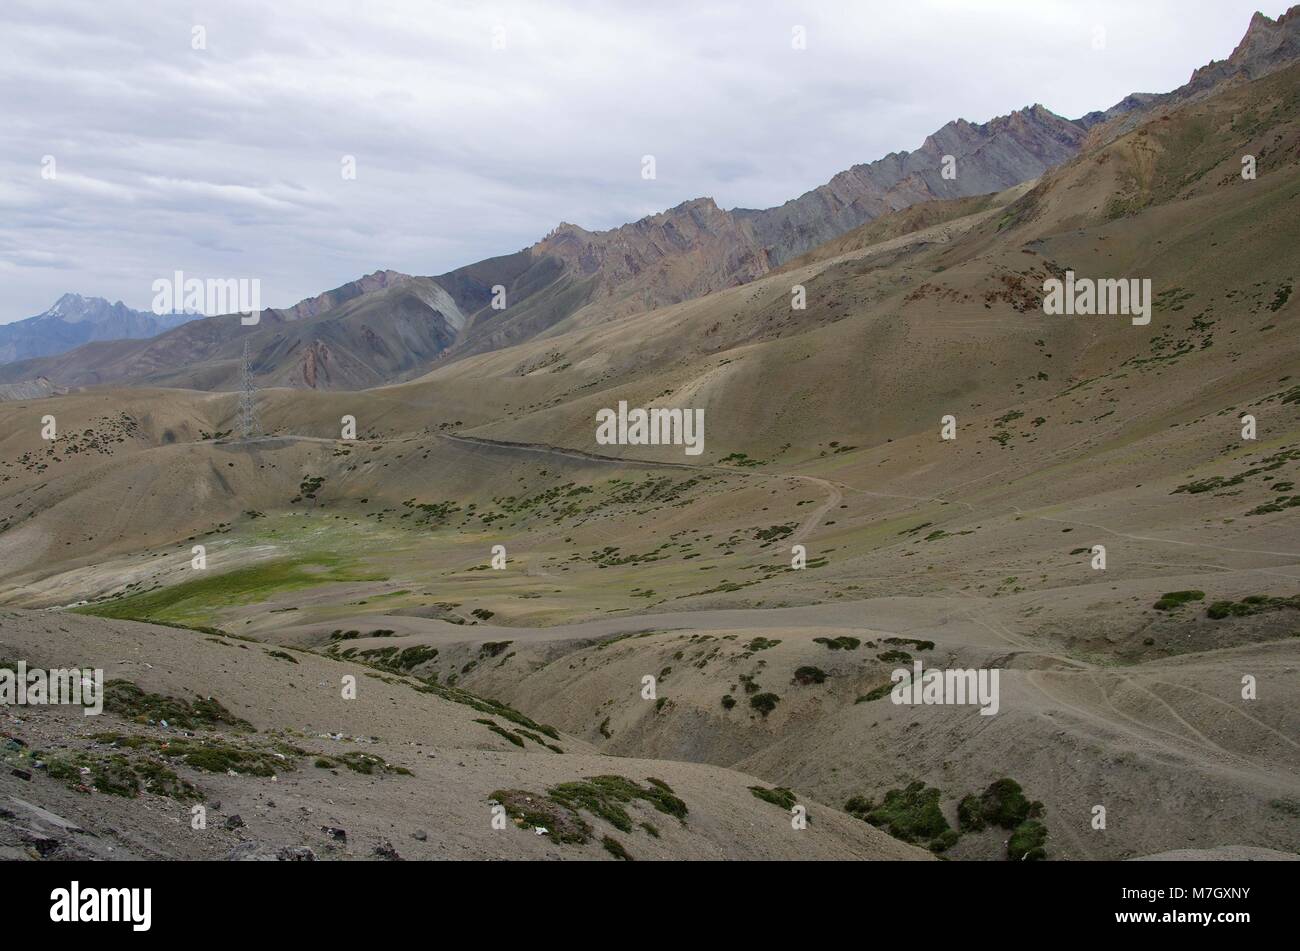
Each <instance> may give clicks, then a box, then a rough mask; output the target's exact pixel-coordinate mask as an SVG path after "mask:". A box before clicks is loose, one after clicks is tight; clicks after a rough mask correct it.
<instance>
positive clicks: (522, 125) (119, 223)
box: [0, 0, 1286, 322]
mask: <svg viewBox="0 0 1300 951" xmlns="http://www.w3.org/2000/svg"><path fill="white" fill-rule="evenodd" d="M1257 4H1258V0H1193V2H1188V0H1181V2H1180V0H1149V2H1147V3H1143V4H1133V3H1131V2H1130V0H1098V2H1090V3H1082V2H1080V3H1066V2H1061V0H1023V2H1012V0H985V2H981V3H974V2H958V0H913V2H910V3H908V4H897V3H894V2H842V3H827V2H820V0H819V2H811V0H810V2H805V3H778V2H744V3H740V2H710V0H694V2H687V0H660V2H656V3H653V4H638V3H631V2H620V3H613V2H610V3H597V2H581V0H569V2H554V3H540V2H530V3H518V4H510V3H502V4H495V3H487V2H485V3H470V2H462V3H430V2H425V0H409V2H396V0H394V2H382V3H381V2H367V3H364V4H363V3H343V2H337V0H279V2H277V3H276V4H265V3H263V2H260V0H232V2H223V3H220V4H216V3H208V4H204V3H199V4H196V5H194V6H193V7H190V6H179V5H176V4H174V3H166V2H162V0H99V2H97V3H94V4H85V3H77V2H71V0H69V2H63V0H39V2H31V0H18V2H16V3H15V2H13V0H9V2H7V3H6V4H5V5H4V6H3V7H2V8H0V98H3V101H4V102H5V103H6V110H5V122H4V123H3V124H0V322H3V321H7V320H12V319H17V318H20V317H25V316H29V315H30V314H33V313H37V312H39V311H41V310H43V309H44V308H45V307H47V306H48V305H49V304H50V303H51V302H52V301H53V300H54V299H55V298H56V297H58V296H59V294H61V293H63V292H65V291H77V292H80V293H84V294H95V295H101V296H106V297H109V298H112V299H118V298H120V299H122V300H123V301H125V302H126V303H127V304H128V305H130V306H133V307H137V308H141V309H145V308H147V307H148V304H149V300H150V298H151V293H150V285H151V284H152V281H153V280H154V279H155V278H157V277H160V276H167V275H170V274H171V273H172V272H173V271H174V270H177V269H180V270H184V271H185V272H187V273H188V274H192V275H195V276H212V277H257V278H260V279H261V281H262V286H263V300H264V301H265V302H266V303H267V304H268V305H271V306H277V305H287V304H290V303H293V302H294V301H296V300H298V299H300V298H302V297H305V296H308V295H310V294H313V293H316V292H318V291H321V290H324V289H326V288H329V287H333V286H336V285H338V284H340V283H343V282H344V281H347V280H350V279H352V278H354V277H356V276H358V275H360V274H362V273H364V272H367V271H370V270H374V269H375V268H380V267H391V268H395V269H397V270H402V271H407V272H410V273H417V274H434V273H439V272H442V271H445V270H448V269H451V268H453V267H456V266H459V265H461V264H466V263H469V262H471V261H474V260H477V259H479V258H482V257H487V256H489V255H493V254H503V253H508V252H510V251H514V250H517V249H519V248H521V247H525V246H527V245H529V244H531V243H532V242H533V241H535V240H537V239H538V238H540V237H541V236H542V235H544V234H545V233H546V232H547V231H549V230H550V228H552V227H553V226H554V225H555V224H557V223H558V222H559V221H561V220H565V221H571V222H574V223H576V224H580V225H582V226H584V227H588V228H593V229H596V228H607V227H612V226H615V225H618V224H621V223H623V222H625V221H629V220H634V219H636V218H638V217H640V216H642V215H645V214H649V213H652V212H655V211H659V210H662V209H663V208H666V207H669V206H672V205H675V204H678V203H679V202H681V201H684V200H687V199H690V198H695V197H698V196H701V195H709V196H712V197H713V198H714V199H715V200H716V201H717V202H718V203H719V204H720V205H722V206H723V207H736V206H742V207H765V206H768V205H773V204H779V203H781V202H783V201H785V200H786V199H788V198H792V197H795V196H796V195H798V194H800V193H802V192H804V191H806V190H808V189H809V188H813V187H815V186H816V185H819V184H821V183H822V182H824V181H826V180H827V179H829V178H830V177H831V176H832V175H833V174H834V173H835V172H837V171H839V170H841V169H843V168H846V167H848V166H849V165H852V164H855V163H858V162H864V161H870V160H872V159H875V158H878V157H880V156H881V155H883V154H885V153H888V152H891V151H898V150H903V149H914V148H916V147H917V146H918V145H920V144H921V142H922V141H923V139H924V138H925V136H926V135H927V134H929V133H930V132H933V131H934V130H935V129H937V128H938V127H939V126H941V125H942V124H943V123H944V122H946V121H948V120H949V119H953V118H957V117H964V118H967V119H970V120H971V121H979V122H982V121H986V120H987V119H989V118H991V117H993V116H994V115H998V114H1001V113H1005V112H1008V111H1010V110H1012V109H1016V108H1020V107H1022V106H1025V105H1028V104H1029V103H1031V102H1035V101H1037V102H1042V103H1043V104H1044V105H1046V106H1047V107H1048V108H1051V109H1053V110H1054V111H1056V112H1059V113H1062V114H1064V115H1069V116H1078V115H1081V114H1083V113H1085V112H1087V111H1089V110H1092V109H1098V108H1105V107H1107V106H1109V105H1111V104H1113V103H1114V102H1116V101H1117V100H1119V99H1120V98H1122V97H1123V96H1124V95H1126V94H1127V93H1129V92H1132V91H1135V90H1142V91H1163V90H1166V89H1170V88H1173V87H1174V86H1177V85H1179V84H1180V83H1182V82H1184V81H1186V79H1187V77H1188V76H1189V75H1190V73H1191V70H1192V69H1193V68H1194V67H1196V66H1199V65H1201V64H1202V63H1204V62H1207V61H1209V60H1210V59H1212V58H1218V59H1222V58H1224V57H1225V56H1227V54H1228V53H1229V52H1230V51H1231V48H1232V46H1233V44H1234V43H1235V42H1236V41H1237V40H1238V39H1239V38H1240V36H1241V34H1242V33H1243V32H1244V31H1245V28H1246V25H1247V23H1248V22H1249V19H1250V15H1251V13H1252V12H1253V11H1254V9H1255V8H1256V6H1257ZM1285 6H1286V4H1285V3H1273V4H1272V7H1273V8H1272V9H1268V8H1267V6H1266V12H1268V13H1270V15H1277V14H1278V13H1280V12H1282V10H1283V9H1285ZM196 25H198V26H202V27H203V28H204V29H205V30H206V40H207V48H206V49H205V50H194V49H192V48H191V35H192V34H191V31H192V29H193V27H194V26H196ZM796 25H802V26H804V27H805V28H806V32H807V37H808V48H807V49H806V50H804V51H794V50H792V49H791V44H790V37H791V31H792V28H793V27H794V26H796ZM1097 27H1103V28H1104V29H1105V37H1106V43H1105V47H1104V48H1103V49H1101V50H1097V49H1094V47H1093V36H1094V29H1095V28H1097ZM496 30H499V31H500V32H499V33H494V31H496ZM494 35H500V36H503V37H504V41H505V48H504V49H494V48H493V38H494ZM644 154H653V155H654V156H655V158H656V161H657V172H658V178H657V179H656V180H655V181H651V182H647V181H644V180H642V178H641V176H640V167H641V166H640V162H641V156H642V155H644ZM46 155H51V156H53V157H54V159H55V162H56V170H57V176H56V178H55V179H54V180H52V181H50V180H45V179H43V178H42V177H41V161H42V157H43V156H46ZM345 155H352V156H355V158H356V162H357V178H356V180H355V181H347V180H344V179H343V178H342V176H341V175H340V168H341V161H342V158H343V156H345Z"/></svg>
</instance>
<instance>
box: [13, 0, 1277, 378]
mask: <svg viewBox="0 0 1300 951" xmlns="http://www.w3.org/2000/svg"><path fill="white" fill-rule="evenodd" d="M1297 59H1300V7H1296V8H1292V10H1290V11H1288V12H1287V13H1286V14H1284V15H1283V16H1281V17H1279V18H1278V19H1277V20H1272V19H1270V18H1269V17H1266V16H1264V15H1262V14H1256V15H1255V17H1254V18H1253V19H1252V20H1251V22H1250V26H1249V28H1248V30H1247V33H1246V35H1245V36H1244V37H1243V39H1242V40H1241V42H1240V43H1239V44H1238V45H1237V47H1236V48H1235V49H1234V50H1233V52H1232V53H1231V55H1230V56H1229V57H1228V58H1227V59H1226V60H1224V61H1222V62H1213V63H1210V64H1208V65H1206V66H1203V67H1201V68H1199V69H1197V70H1196V71H1195V72H1194V73H1193V74H1192V77H1191V79H1190V80H1189V82H1188V83H1186V84H1185V85H1184V86H1182V87H1180V88H1179V89H1177V90H1174V91H1173V92H1169V93H1162V94H1152V93H1133V94H1131V95H1129V96H1126V97H1125V98H1124V99H1123V100H1121V101H1120V102H1118V103H1116V104H1115V105H1113V106H1112V107H1110V108H1109V109H1107V110H1104V111H1098V112H1093V113H1089V114H1088V115H1086V116H1083V117H1081V118H1079V119H1066V118H1063V117H1061V116H1059V115H1056V114H1055V113H1053V112H1052V111H1051V110H1049V109H1047V108H1045V107H1044V106H1042V105H1040V104H1035V105H1032V106H1029V107H1027V108H1024V109H1021V110H1018V111H1016V112H1012V113H1010V114H1008V115H1005V116H999V117H997V118H995V119H992V120H990V121H989V122H985V123H971V122H968V121H966V120H965V119H959V120H956V121H953V122H949V123H948V124H947V125H945V126H943V128H941V129H939V130H938V131H937V132H935V133H934V134H933V135H931V136H929V137H927V138H926V140H925V141H924V142H923V143H922V144H921V146H920V147H919V148H918V149H916V150H915V151H912V152H895V153H891V154H890V155H887V156H885V157H884V158H881V159H878V160H876V161H874V162H870V163H865V164H861V165H855V166H853V167H852V168H849V169H847V170H845V171H843V172H841V173H839V174H838V175H836V176H835V177H834V178H832V179H831V180H830V181H829V182H827V183H826V184H824V185H821V186H819V187H817V188H814V189H812V190H811V191H809V192H807V193H805V194H803V195H801V196H800V197H798V198H795V199H792V200H790V201H788V202H786V203H784V204H782V205H780V206H777V207H774V208H767V209H762V210H755V209H746V208H735V209H731V210H725V209H723V208H720V207H719V206H718V205H717V204H716V202H714V200H713V199H712V198H707V197H705V198H696V199H693V200H691V201H686V202H683V203H682V204H680V205H677V206H676V207H674V208H670V209H668V210H667V211H664V212H660V213H658V214H655V215H649V216H647V217H645V218H642V219H641V220H639V221H635V222H632V223H629V224H625V225H622V226H620V227H617V228H613V229H609V230H606V231H588V230H586V229H584V228H582V227H580V226H578V225H575V224H570V223H567V222H566V223H562V224H560V225H559V226H558V227H556V228H555V229H554V230H553V231H552V232H551V233H550V234H548V235H547V236H546V237H544V238H543V239H542V240H540V241H538V242H537V243H535V244H534V245H532V246H531V247H528V248H525V249H523V250H521V251H518V252H515V253H513V254H506V255H501V256H499V257H494V258H489V259H487V260H484V261H479V262H476V263H474V264H471V265H467V266H465V267H462V268H458V269H456V270H454V271H450V272H447V273H445V274H441V275H437V276H434V277H430V278H418V279H417V278H411V277H410V276H408V275H405V274H400V273H398V272H395V271H376V272H374V273H373V274H370V275H367V276H365V277H363V278H360V279H358V280H356V281H352V282H349V283H347V284H344V285H342V286H341V287H338V288H335V289H334V290H332V291H327V292H325V293H323V294H320V295H317V296H315V297H312V298H308V299H306V300H303V301H300V302H299V303H298V304H295V305H294V306H293V307H290V308H288V309H286V310H273V311H266V312H264V314H263V323H262V326H261V327H259V328H256V329H255V330H252V331H249V332H247V333H246V332H245V331H244V328H240V327H239V326H238V325H237V324H236V323H235V322H234V321H233V320H232V319H231V318H228V317H214V318H208V319H207V320H204V321H197V322H195V325H192V326H189V327H183V328H179V329H178V330H175V331H172V333H171V334H167V335H164V336H163V337H160V338H158V339H157V340H151V341H145V342H134V343H128V344H123V345H119V344H113V345H105V344H99V343H91V344H89V345H87V346H85V347H83V348H80V349H78V350H75V351H73V352H71V353H68V354H64V355H63V356H61V357H55V358H54V359H52V360H51V359H31V360H28V361H26V362H22V363H13V364H12V365H11V366H9V367H7V368H5V367H0V382H19V381H23V380H29V379H33V378H35V377H38V376H44V377H47V378H49V379H50V380H51V381H53V382H54V383H56V384H58V385H63V386H73V385H87V384H92V383H106V382H118V381H124V380H134V381H138V382H143V383H154V384H165V385H169V386H192V387H197V388H202V389H228V388H234V387H235V386H236V385H237V383H238V379H239V354H240V352H241V349H242V341H243V339H244V337H245V336H247V337H248V339H249V342H250V344H252V345H253V346H254V347H255V354H256V356H255V360H254V372H255V376H256V377H257V381H258V383H259V384H260V385H285V386H296V387H307V388H313V389H316V388H323V389H349V388H357V387H365V386H377V385H381V384H384V383H395V382H400V381H402V380H406V379H410V378H411V377H413V376H416V375H418V374H419V373H420V372H422V371H424V370H428V369H430V368H432V367H434V366H436V365H439V364H442V363H446V362H450V361H453V360H458V359H463V358H465V357H468V356H471V355H474V354H479V353H487V352H491V351H494V350H499V349H502V348H504V347H509V346H513V345H515V344H518V343H522V342H524V341H527V340H531V339H534V338H547V337H549V336H552V335H554V334H557V333H562V332H564V331H565V330H567V329H572V328H576V327H584V326H592V325H595V324H599V323H603V322H607V321H610V320H616V319H618V318H621V317H625V316H628V315H631V314H638V313H646V312H648V311H651V310H653V309H655V308H658V307H664V306H668V305H671V304H676V303H681V302H683V301H688V300H694V299H698V298H700V297H703V296H705V295H708V294H711V293H715V292H718V291H721V290H725V289H727V288H730V287H735V286H738V285H743V284H748V283H750V282H753V281H755V280H757V279H760V278H762V277H763V276H765V275H767V274H770V273H772V272H773V271H775V270H777V269H780V268H783V267H786V266H788V265H790V264H791V263H792V262H795V261H796V260H802V259H803V256H805V255H808V254H810V253H813V252H814V251H815V250H816V249H823V250H822V251H818V252H817V253H823V251H824V249H826V248H827V247H828V246H829V244H830V243H831V242H834V241H837V240H839V239H842V238H843V239H845V240H846V242H847V243H846V244H841V248H847V247H851V246H857V247H861V246H863V244H862V242H863V241H866V240H872V239H873V238H874V237H876V236H879V235H883V234H884V233H885V231H890V230H892V231H893V232H894V236H897V235H898V234H900V233H902V232H901V231H900V230H899V228H900V225H901V224H902V222H904V221H908V220H912V221H914V222H920V221H923V220H925V219H927V218H929V219H931V223H934V221H937V220H938V219H937V217H936V216H939V217H941V216H942V215H943V214H946V212H945V211H940V210H936V211H935V212H933V213H929V212H927V213H924V214H922V215H919V216H917V217H916V218H914V219H907V218H902V219H899V218H894V219H892V221H891V222H890V223H888V224H887V227H886V228H885V229H884V230H883V231H874V230H872V229H870V228H869V227H868V226H869V225H871V224H872V223H873V222H877V221H880V220H882V219H886V218H890V217H891V216H895V215H898V214H899V213H901V212H902V211H904V210H906V209H909V208H915V207H918V206H923V205H928V204H930V203H936V202H937V203H951V202H957V201H960V200H962V199H968V198H975V197H979V196H990V195H993V194H996V193H1000V192H1003V191H1005V190H1007V189H1009V188H1012V187H1014V186H1019V185H1022V184H1025V183H1027V182H1032V181H1034V180H1037V179H1038V178H1040V177H1041V176H1043V175H1044V174H1045V173H1046V172H1047V171H1049V170H1050V169H1053V168H1058V167H1060V166H1061V165H1063V164H1065V163H1067V162H1069V161H1070V160H1071V159H1073V158H1074V157H1075V156H1077V155H1078V154H1080V153H1081V152H1082V151H1085V150H1092V149H1096V148H1100V147H1101V146H1103V145H1104V144H1106V143H1108V142H1111V141H1114V140H1116V139H1118V138H1119V137H1121V136H1123V135H1125V134H1127V133H1128V132H1130V131H1132V130H1133V129H1134V128H1136V127H1137V126H1139V125H1140V124H1142V123H1144V122H1147V121H1149V120H1150V119H1151V118H1153V117H1155V116H1158V115H1164V114H1168V113H1169V112H1170V111H1171V110H1174V109H1176V108H1178V107H1179V106H1180V105H1183V104H1186V103H1188V102H1193V101H1199V100H1201V99H1203V98H1205V97H1207V96H1210V95H1212V94H1214V93H1215V91H1216V90H1220V89H1221V88H1227V87H1230V86H1232V85H1234V84H1239V83H1242V82H1246V81H1249V80H1252V79H1257V78H1261V77H1264V76H1267V75H1269V74H1271V73H1273V72H1275V71H1277V70H1279V69H1282V68H1285V67H1286V66H1288V65H1290V64H1292V63H1294V62H1296V61H1297ZM948 157H951V159H952V161H951V163H949V162H947V161H946V159H947V158H948ZM945 167H947V168H950V169H951V170H952V173H953V174H950V175H947V176H945ZM944 207H955V206H944ZM864 229H865V230H864ZM417 282H418V283H417ZM498 287H500V288H502V289H504V303H505V307H504V308H499V307H497V306H495V305H494V298H495V297H496V295H495V293H494V289H495V288H498ZM199 325H201V326H199ZM291 325H292V326H291ZM3 329H4V328H0V331H3ZM118 336H122V335H118ZM141 336H143V335H141ZM236 338H238V339H236ZM88 339H92V340H103V339H105V338H104V336H99V337H94V338H88ZM0 340H3V338H2V337H0ZM62 349H67V348H66V347H65V348H62ZM51 352H55V353H57V352H59V351H51ZM22 356H32V357H36V356H39V355H38V354H24V355H19V356H12V357H10V358H9V360H10V361H15V360H20V359H21V358H22Z"/></svg>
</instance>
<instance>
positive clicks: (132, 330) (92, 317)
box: [0, 294, 197, 363]
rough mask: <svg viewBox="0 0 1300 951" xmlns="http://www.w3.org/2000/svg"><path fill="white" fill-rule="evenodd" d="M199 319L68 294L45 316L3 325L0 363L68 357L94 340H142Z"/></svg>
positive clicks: (1, 328)
mask: <svg viewBox="0 0 1300 951" xmlns="http://www.w3.org/2000/svg"><path fill="white" fill-rule="evenodd" d="M195 316H197V315H191V314H165V315H163V316H157V315H155V314H150V313H145V312H143V311H139V310H132V309H131V308H130V307H127V306H126V305H125V304H123V303H122V302H121V301H118V302H117V303H115V304H110V303H109V302H108V301H106V300H105V299H104V298H102V297H82V296H81V295H80V294H64V295H63V296H62V297H60V298H59V299H58V300H57V301H55V302H54V306H53V307H51V308H50V309H49V310H47V311H45V312H44V313H40V314H37V315H36V316H35V317H28V318H27V319H26V320H16V321H14V322H13V323H11V324H0V363H13V362H15V361H17V360H26V359H30V358H31V357H47V356H55V355H57V354H60V353H65V352H67V351H68V350H72V349H73V348H75V347H79V346H81V345H82V344H84V343H89V342H91V341H93V340H139V339H142V338H146V337H154V336H157V335H158V334H160V333H163V332H164V331H167V330H171V329H172V328H173V327H178V326H180V325H181V324H183V323H186V322H188V321H190V320H193V319H194V317H195Z"/></svg>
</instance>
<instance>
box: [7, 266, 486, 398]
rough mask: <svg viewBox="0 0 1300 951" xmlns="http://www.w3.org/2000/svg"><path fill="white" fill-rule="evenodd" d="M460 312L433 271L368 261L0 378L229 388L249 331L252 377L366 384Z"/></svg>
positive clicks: (299, 383) (424, 348) (404, 373)
mask: <svg viewBox="0 0 1300 951" xmlns="http://www.w3.org/2000/svg"><path fill="white" fill-rule="evenodd" d="M464 321H465V318H464V316H463V315H462V314H461V312H460V310H459V309H458V308H457V306H456V303H455V301H454V300H453V299H452V297H451V295H450V294H448V293H447V292H446V291H445V290H443V289H442V288H441V287H439V286H438V285H437V284H436V283H434V282H433V281H432V280H431V279H429V278H427V277H421V278H412V277H408V276H406V275H404V274H398V273H397V272H395V271H376V272H375V273H374V274H368V275H366V276H365V277H362V278H359V279H357V280H355V281H350V282H349V283H347V284H344V285H342V286H340V287H337V288H335V289H334V290H332V291H326V292H325V293H323V294H320V295H317V296H316V297H311V298H308V299H306V300H303V301H300V302H298V303H297V304H295V305H294V306H292V307H289V308H285V309H283V310H276V309H274V308H267V309H264V310H263V311H262V312H261V318H260V321H259V323H258V324H257V325H256V326H244V325H243V324H242V323H241V318H240V316H239V315H237V314H225V315H219V316H212V317H206V318H204V319H202V320H194V321H189V322H187V323H185V324H183V325H182V326H179V327H174V328H173V329H171V330H169V331H166V332H165V333H162V334H159V335H157V336H155V337H151V338H150V339H148V340H113V341H96V342H92V343H88V344H85V345H84V346H81V347H79V348H77V349H76V350H73V351H70V352H68V353H64V354H59V355H56V356H51V357H45V358H41V359H31V360H25V361H22V362H16V363H13V364H11V365H9V366H4V367H0V383H7V382H19V381H23V380H28V379H31V378H33V377H36V376H45V377H48V378H49V379H51V380H54V381H57V382H58V383H60V384H63V385H67V386H91V385H95V384H99V383H112V382H116V381H120V380H134V381H139V382H147V383H154V384H160V385H171V386H183V387H194V388H196V389H205V390H222V389H234V388H236V387H238V386H239V381H240V374H241V371H242V354H243V345H244V341H245V340H247V341H248V344H249V347H250V352H251V354H252V362H253V372H254V374H255V376H256V378H257V381H258V383H259V384H260V385H263V386H288V387H309V388H320V389H364V388H366V387H371V386H379V385H381V384H383V383H386V382H392V381H394V380H401V379H405V378H407V377H409V376H412V375H416V374H419V373H421V372H424V370H426V369H427V367H428V366H429V364H430V363H432V362H433V360H434V359H435V358H436V357H437V356H438V354H440V353H442V352H444V351H445V350H446V349H447V348H448V347H449V346H451V344H452V343H453V342H454V341H455V339H456V336H457V333H458V331H459V330H460V328H461V327H462V326H463V325H464Z"/></svg>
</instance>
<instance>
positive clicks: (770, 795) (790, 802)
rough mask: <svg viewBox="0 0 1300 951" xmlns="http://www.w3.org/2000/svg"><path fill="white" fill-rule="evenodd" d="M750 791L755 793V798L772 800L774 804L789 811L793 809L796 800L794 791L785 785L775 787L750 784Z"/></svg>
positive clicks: (766, 800)
mask: <svg viewBox="0 0 1300 951" xmlns="http://www.w3.org/2000/svg"><path fill="white" fill-rule="evenodd" d="M749 791H750V792H752V793H753V794H754V796H755V798H757V799H761V800H763V801H764V802H770V803H771V804H772V805H774V806H780V807H781V808H782V809H785V810H787V811H788V810H790V809H793V808H794V804H795V802H796V799H795V795H794V793H793V792H792V791H790V790H789V789H786V788H785V787H784V786H777V787H776V788H775V789H766V788H764V787H763V786H750V787H749Z"/></svg>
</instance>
